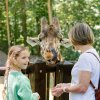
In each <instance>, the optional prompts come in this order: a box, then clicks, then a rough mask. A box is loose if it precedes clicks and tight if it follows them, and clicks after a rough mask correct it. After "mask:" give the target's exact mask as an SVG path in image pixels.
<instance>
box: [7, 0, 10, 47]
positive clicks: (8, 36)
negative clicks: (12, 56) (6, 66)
mask: <svg viewBox="0 0 100 100" xmlns="http://www.w3.org/2000/svg"><path fill="white" fill-rule="evenodd" d="M6 25H7V38H8V47H10V42H11V39H10V29H9V14H8V0H6Z"/></svg>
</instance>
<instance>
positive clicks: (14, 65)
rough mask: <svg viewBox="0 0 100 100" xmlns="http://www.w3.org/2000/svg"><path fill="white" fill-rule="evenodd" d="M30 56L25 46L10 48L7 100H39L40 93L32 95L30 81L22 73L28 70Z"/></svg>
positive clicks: (6, 79)
mask: <svg viewBox="0 0 100 100" xmlns="http://www.w3.org/2000/svg"><path fill="white" fill-rule="evenodd" d="M29 56H30V53H29V51H28V50H27V48H25V47H23V46H20V45H16V46H12V47H11V48H10V50H9V52H8V59H7V63H6V72H5V86H6V90H7V96H6V98H7V100H39V95H38V93H32V90H31V86H30V81H29V79H28V78H27V77H26V76H25V75H24V74H23V73H22V72H21V69H26V68H27V66H28V62H29Z"/></svg>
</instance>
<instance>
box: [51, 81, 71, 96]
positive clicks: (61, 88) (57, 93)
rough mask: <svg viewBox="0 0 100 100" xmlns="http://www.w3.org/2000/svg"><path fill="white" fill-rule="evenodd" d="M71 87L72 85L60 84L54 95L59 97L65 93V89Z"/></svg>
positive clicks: (55, 88)
mask: <svg viewBox="0 0 100 100" xmlns="http://www.w3.org/2000/svg"><path fill="white" fill-rule="evenodd" d="M69 86H70V83H59V84H57V85H56V86H55V87H54V88H53V89H52V95H53V96H57V97H59V96H60V95H61V94H62V93H63V92H64V91H63V89H64V88H67V87H69Z"/></svg>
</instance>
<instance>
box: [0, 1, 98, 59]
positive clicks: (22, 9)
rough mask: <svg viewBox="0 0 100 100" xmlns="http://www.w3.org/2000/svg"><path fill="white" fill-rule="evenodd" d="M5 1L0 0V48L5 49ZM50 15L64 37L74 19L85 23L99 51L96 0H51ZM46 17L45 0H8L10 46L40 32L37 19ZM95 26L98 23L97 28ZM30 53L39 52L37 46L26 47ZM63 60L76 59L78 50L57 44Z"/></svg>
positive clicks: (6, 42)
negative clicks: (56, 21)
mask: <svg viewBox="0 0 100 100" xmlns="http://www.w3.org/2000/svg"><path fill="white" fill-rule="evenodd" d="M5 6H6V5H5V0H1V1H0V49H1V50H3V51H5V52H7V50H8V40H7V29H6V9H5V8H6V7H5ZM52 9H53V16H57V17H58V18H59V20H60V25H61V30H62V31H61V32H62V34H63V35H64V37H66V38H67V33H68V31H69V30H70V28H71V27H72V26H73V25H74V24H76V23H77V22H86V23H88V24H89V25H90V27H91V28H92V30H93V32H94V35H95V43H94V47H95V48H96V49H97V51H98V52H99V53H100V42H99V40H100V1H99V0H52ZM43 16H46V17H47V18H48V9H47V0H9V27H10V36H11V45H14V44H24V45H27V46H29V45H28V44H26V42H25V41H26V38H27V36H32V37H35V36H37V35H38V34H39V32H40V19H41V17H43ZM96 26H99V29H97V27H96ZM29 48H30V49H31V51H32V54H36V55H39V54H40V48H39V46H35V47H34V48H32V47H31V46H29ZM61 53H62V55H63V57H64V59H66V60H77V58H78V56H79V53H78V52H76V51H74V49H72V47H70V48H67V49H66V48H64V47H61Z"/></svg>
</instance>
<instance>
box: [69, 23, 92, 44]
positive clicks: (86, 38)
mask: <svg viewBox="0 0 100 100" xmlns="http://www.w3.org/2000/svg"><path fill="white" fill-rule="evenodd" d="M68 35H69V37H70V39H71V42H72V44H73V45H86V44H91V45H92V44H93V42H94V34H93V32H92V30H91V28H90V27H89V26H88V25H87V24H86V23H77V24H76V25H75V26H74V27H72V28H71V30H70V31H69V33H68Z"/></svg>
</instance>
